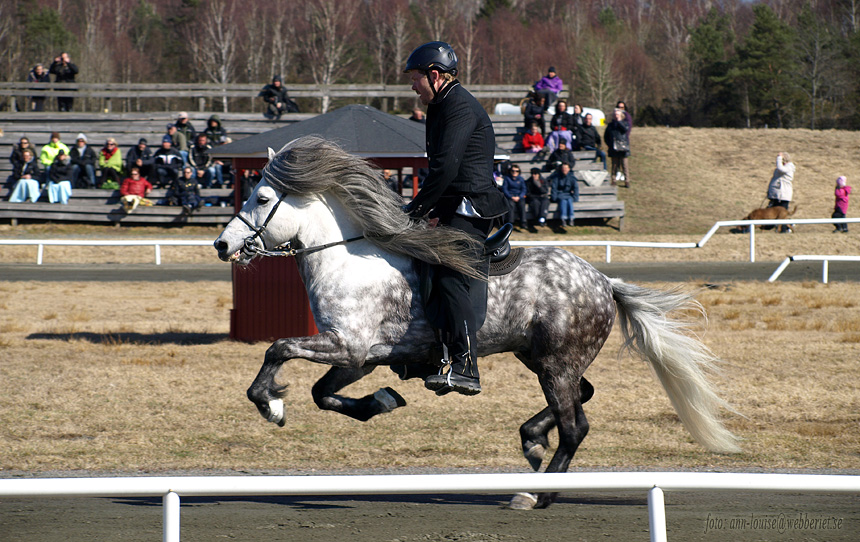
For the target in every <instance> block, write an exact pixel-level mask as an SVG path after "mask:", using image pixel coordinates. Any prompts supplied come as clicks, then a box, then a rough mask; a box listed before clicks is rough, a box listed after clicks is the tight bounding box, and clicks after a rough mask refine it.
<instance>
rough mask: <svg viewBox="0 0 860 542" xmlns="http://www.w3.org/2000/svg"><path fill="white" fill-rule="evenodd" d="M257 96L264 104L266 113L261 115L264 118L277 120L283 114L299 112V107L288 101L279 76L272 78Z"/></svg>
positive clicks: (282, 81) (287, 95) (288, 96)
mask: <svg viewBox="0 0 860 542" xmlns="http://www.w3.org/2000/svg"><path fill="white" fill-rule="evenodd" d="M257 96H260V97H262V98H263V101H264V102H265V103H266V112H265V113H263V115H264V116H265V117H266V118H270V119H275V120H278V119H280V118H281V115H283V114H284V113H298V112H299V107H298V106H297V105H296V102H294V101H293V100H291V99H290V95H289V94H288V93H287V89H286V87H284V80H283V78H281V76H280V75H276V76H274V77H273V78H272V82H271V83H270V84H268V85H266V86H264V87H263V90H261V91H260V93H259V94H258V95H257Z"/></svg>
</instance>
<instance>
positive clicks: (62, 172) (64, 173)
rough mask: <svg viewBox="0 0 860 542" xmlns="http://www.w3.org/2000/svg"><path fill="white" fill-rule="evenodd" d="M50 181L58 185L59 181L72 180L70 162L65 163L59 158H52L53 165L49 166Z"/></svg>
mask: <svg viewBox="0 0 860 542" xmlns="http://www.w3.org/2000/svg"><path fill="white" fill-rule="evenodd" d="M50 180H51V181H53V182H55V183H59V182H61V181H71V180H72V162H71V160H70V161H69V162H66V161H65V160H63V159H62V158H60V157H59V156H57V157H56V158H54V163H53V164H51V173H50Z"/></svg>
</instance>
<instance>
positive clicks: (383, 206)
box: [263, 136, 481, 278]
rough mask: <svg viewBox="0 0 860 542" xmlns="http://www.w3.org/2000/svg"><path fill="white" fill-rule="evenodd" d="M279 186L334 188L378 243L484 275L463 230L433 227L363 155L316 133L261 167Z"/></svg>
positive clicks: (302, 190)
mask: <svg viewBox="0 0 860 542" xmlns="http://www.w3.org/2000/svg"><path fill="white" fill-rule="evenodd" d="M263 174H264V177H265V179H266V182H268V183H269V185H271V186H272V187H273V188H275V189H276V190H280V191H283V192H287V193H290V194H297V195H307V194H322V193H324V192H330V193H331V194H332V195H334V196H335V197H337V198H338V199H340V200H341V202H342V203H343V204H344V206H345V207H346V208H347V209H348V210H349V211H350V213H351V214H352V216H353V218H354V219H355V220H356V221H357V222H358V224H359V225H360V226H361V229H362V231H363V233H364V235H365V236H366V237H367V239H368V240H370V241H371V242H372V243H374V244H375V245H377V246H379V247H380V248H382V249H384V250H386V251H389V252H393V253H396V254H403V255H405V256H410V257H413V258H417V259H419V260H422V261H425V262H428V263H433V264H442V265H445V266H447V267H450V268H452V269H455V270H457V271H460V272H461V273H464V274H467V275H471V276H474V277H479V278H480V277H481V274H480V273H479V272H478V271H477V270H476V269H477V266H478V264H479V262H478V261H477V260H476V259H475V258H474V256H472V254H475V253H476V252H477V251H476V248H477V247H478V246H479V243H477V242H476V241H475V240H473V239H472V238H471V237H469V236H467V235H465V234H464V233H462V232H461V231H459V230H456V229H453V228H447V227H442V226H439V227H436V228H430V227H429V226H428V224H427V222H426V221H423V220H420V221H419V220H413V219H411V218H409V217H408V216H407V215H406V214H405V213H404V212H403V211H402V209H401V207H402V206H403V202H402V200H401V198H400V196H398V195H397V194H395V193H394V192H393V191H392V190H391V189H390V188H388V186H386V185H385V183H384V182H382V179H381V178H380V176H379V175H378V174H377V173H376V172H375V171H374V170H373V169H372V168H371V167H370V166H369V165H368V163H367V162H366V161H364V160H363V159H362V158H360V157H358V156H355V155H352V154H349V153H348V152H346V151H344V150H343V149H341V148H340V147H339V146H338V145H336V144H334V143H332V142H331V141H327V140H325V139H323V138H320V137H316V136H305V137H302V138H299V139H297V140H295V141H292V142H290V143H288V144H287V145H285V146H284V147H283V148H282V149H281V150H280V151H278V153H277V154H276V155H275V157H274V158H273V159H272V160H270V161H269V163H268V164H266V167H265V168H264V169H263Z"/></svg>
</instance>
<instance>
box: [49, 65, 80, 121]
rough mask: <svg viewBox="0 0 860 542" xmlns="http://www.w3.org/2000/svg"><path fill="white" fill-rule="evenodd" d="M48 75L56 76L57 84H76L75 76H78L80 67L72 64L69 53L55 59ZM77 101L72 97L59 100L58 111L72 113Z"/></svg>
mask: <svg viewBox="0 0 860 542" xmlns="http://www.w3.org/2000/svg"><path fill="white" fill-rule="evenodd" d="M48 73H52V74H54V82H55V83H74V82H75V75H77V74H78V67H77V66H75V65H74V64H72V60H71V58H70V57H69V53H60V56H58V57H56V58H55V59H54V62H53V63H52V64H51V67H50V68H49V69H48ZM74 102H75V99H74V98H72V97H59V98H57V109H59V110H60V111H71V110H72V106H73V105H74Z"/></svg>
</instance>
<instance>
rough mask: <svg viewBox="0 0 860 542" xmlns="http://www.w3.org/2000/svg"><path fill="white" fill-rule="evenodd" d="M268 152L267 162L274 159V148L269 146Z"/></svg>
mask: <svg viewBox="0 0 860 542" xmlns="http://www.w3.org/2000/svg"><path fill="white" fill-rule="evenodd" d="M268 153H269V162H271V161H272V160H274V159H275V149H273V148H272V147H269V148H268Z"/></svg>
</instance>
